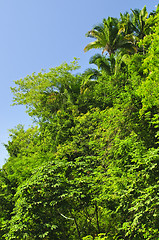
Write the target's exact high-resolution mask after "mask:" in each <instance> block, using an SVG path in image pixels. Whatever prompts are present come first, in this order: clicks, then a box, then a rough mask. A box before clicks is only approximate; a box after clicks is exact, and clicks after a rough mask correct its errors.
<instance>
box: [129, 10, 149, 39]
mask: <svg viewBox="0 0 159 240" xmlns="http://www.w3.org/2000/svg"><path fill="white" fill-rule="evenodd" d="M131 11H132V13H133V19H132V23H133V26H134V35H135V36H136V37H137V38H138V39H143V38H144V36H145V35H146V33H145V25H146V20H147V17H148V12H147V10H146V6H144V7H143V9H142V10H139V9H134V10H132V9H131Z"/></svg>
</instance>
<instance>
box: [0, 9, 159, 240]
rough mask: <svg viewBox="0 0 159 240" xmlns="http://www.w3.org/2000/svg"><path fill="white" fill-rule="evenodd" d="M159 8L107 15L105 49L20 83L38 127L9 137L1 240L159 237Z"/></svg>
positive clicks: (2, 177) (97, 31)
mask: <svg viewBox="0 0 159 240" xmlns="http://www.w3.org/2000/svg"><path fill="white" fill-rule="evenodd" d="M158 22H159V8H157V10H156V11H153V12H151V13H150V14H148V13H147V11H146V7H144V8H143V9H142V10H137V9H135V10H131V13H125V14H120V19H117V18H112V17H108V18H107V19H103V22H102V23H101V24H99V25H97V26H95V27H94V28H93V29H92V30H91V31H89V32H88V33H87V37H91V38H92V39H93V40H94V41H93V42H91V43H89V44H88V45H87V46H86V47H85V49H84V50H85V51H88V50H90V49H93V48H97V49H99V50H101V54H96V55H94V56H92V58H91V59H90V64H94V65H95V66H96V67H95V68H90V69H87V70H86V71H85V72H84V73H81V74H75V73H74V70H76V72H77V69H79V66H78V61H77V59H75V61H74V62H72V63H70V64H67V63H63V64H62V65H61V66H59V67H56V68H52V69H50V71H49V72H40V73H38V74H35V73H34V74H32V75H31V76H27V77H25V78H24V79H20V80H17V81H15V84H16V87H15V88H12V92H13V94H14V104H23V105H26V108H27V112H28V114H29V115H30V116H32V117H33V119H34V124H33V126H32V127H30V128H29V129H27V130H25V129H24V127H23V126H21V125H19V126H17V128H15V129H12V130H11V131H10V141H9V142H8V143H7V144H6V148H7V150H8V153H9V158H8V160H7V162H6V163H5V164H4V166H3V167H2V169H1V171H0V202H1V204H0V239H6V240H11V239H20V240H21V239H27V240H34V239H35V240H38V239H39V240H40V239H45V240H52V239H55V240H76V239H79V240H93V239H95V240H99V239H110V240H112V239H137V240H139V239H141V240H142V239H159V139H158V138H159V25H158Z"/></svg>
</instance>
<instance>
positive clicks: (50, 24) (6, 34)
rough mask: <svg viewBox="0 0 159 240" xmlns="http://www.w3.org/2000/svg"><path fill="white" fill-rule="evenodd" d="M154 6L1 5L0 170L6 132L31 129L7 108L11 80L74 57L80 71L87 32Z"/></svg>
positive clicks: (83, 2) (139, 2) (122, 2)
mask: <svg viewBox="0 0 159 240" xmlns="http://www.w3.org/2000/svg"><path fill="white" fill-rule="evenodd" d="M157 4H158V1H155V0H132V1H128V0H98V1H97V0H79V1H75V0H67V1H66V0H1V1H0V32H1V37H0V69H1V71H0V81H1V88H0V98H1V99H0V109H1V117H0V166H2V165H3V164H4V162H5V159H7V157H8V156H7V152H6V151H5V148H4V147H3V145H2V143H7V141H8V136H9V132H8V129H11V128H14V127H15V126H16V125H18V124H23V125H25V126H26V127H27V126H28V125H29V124H31V119H30V118H29V116H28V115H27V114H26V113H25V108H24V107H22V106H14V107H12V106H11V104H12V97H13V96H12V93H11V91H10V87H11V86H14V80H17V79H20V78H23V77H25V76H26V75H28V74H32V73H33V72H39V71H40V70H41V69H46V70H47V69H48V68H50V67H56V66H58V65H60V64H61V63H62V62H64V61H66V62H70V61H72V60H73V58H74V57H77V58H80V61H79V64H80V65H81V66H82V68H81V71H84V69H86V68H88V61H89V58H90V57H91V56H92V55H93V52H92V51H90V52H88V53H84V52H83V49H84V47H85V46H86V45H87V44H88V42H90V39H87V38H86V37H85V33H86V32H88V31H89V30H91V28H92V27H93V26H94V25H95V24H98V23H100V22H102V19H103V18H107V17H108V16H111V17H119V16H120V12H122V13H124V12H125V11H130V9H131V8H132V9H134V8H139V9H142V8H143V7H144V5H146V6H147V10H148V12H150V11H152V10H154V9H155V5H157Z"/></svg>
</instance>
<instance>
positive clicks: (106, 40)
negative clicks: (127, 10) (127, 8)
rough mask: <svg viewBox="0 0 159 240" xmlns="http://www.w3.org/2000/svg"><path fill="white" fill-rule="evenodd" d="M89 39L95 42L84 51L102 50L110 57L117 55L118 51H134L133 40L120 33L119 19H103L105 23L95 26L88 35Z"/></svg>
mask: <svg viewBox="0 0 159 240" xmlns="http://www.w3.org/2000/svg"><path fill="white" fill-rule="evenodd" d="M86 36H87V37H91V38H94V39H95V41H94V42H91V43H89V44H88V45H87V46H86V47H85V48H84V51H85V52H86V51H89V50H90V49H93V48H96V49H102V54H104V53H105V52H107V53H108V54H109V56H111V55H112V54H115V52H116V51H117V50H118V49H122V48H125V49H128V50H129V51H131V50H132V49H134V45H133V43H132V40H131V39H130V36H129V37H126V36H124V35H123V34H121V33H119V23H118V19H117V18H112V17H108V19H103V23H102V24H99V25H97V26H95V27H94V28H93V29H92V30H91V31H89V32H88V33H87V34H86Z"/></svg>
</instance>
